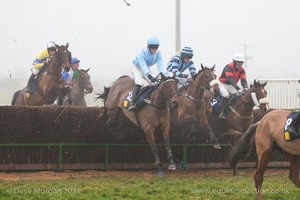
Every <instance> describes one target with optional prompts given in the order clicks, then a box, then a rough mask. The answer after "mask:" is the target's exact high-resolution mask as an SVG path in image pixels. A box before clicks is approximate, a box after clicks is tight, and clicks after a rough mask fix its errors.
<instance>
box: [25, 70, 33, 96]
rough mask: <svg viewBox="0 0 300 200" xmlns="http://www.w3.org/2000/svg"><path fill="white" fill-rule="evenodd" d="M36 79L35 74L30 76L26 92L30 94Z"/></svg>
mask: <svg viewBox="0 0 300 200" xmlns="http://www.w3.org/2000/svg"><path fill="white" fill-rule="evenodd" d="M34 78H35V74H31V76H30V77H29V79H28V83H27V86H26V88H25V89H24V91H25V92H29V90H30V86H32V82H33V80H34Z"/></svg>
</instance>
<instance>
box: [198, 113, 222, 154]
mask: <svg viewBox="0 0 300 200" xmlns="http://www.w3.org/2000/svg"><path fill="white" fill-rule="evenodd" d="M199 123H200V125H201V127H203V128H204V130H205V132H207V133H208V134H209V138H210V141H211V142H213V143H214V148H215V149H221V146H220V144H219V142H218V139H217V138H216V136H215V134H214V132H213V130H212V128H211V126H210V125H209V124H208V121H207V119H206V117H202V118H200V122H199Z"/></svg>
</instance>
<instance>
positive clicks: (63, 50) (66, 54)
mask: <svg viewBox="0 0 300 200" xmlns="http://www.w3.org/2000/svg"><path fill="white" fill-rule="evenodd" d="M56 47H57V51H56V53H55V57H56V59H57V65H58V66H59V67H63V68H64V69H65V70H66V71H69V70H70V67H71V63H72V61H71V59H72V55H71V52H70V51H69V50H68V47H69V43H67V44H66V46H64V45H62V46H59V45H56Z"/></svg>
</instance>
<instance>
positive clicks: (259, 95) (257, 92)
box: [243, 80, 267, 107]
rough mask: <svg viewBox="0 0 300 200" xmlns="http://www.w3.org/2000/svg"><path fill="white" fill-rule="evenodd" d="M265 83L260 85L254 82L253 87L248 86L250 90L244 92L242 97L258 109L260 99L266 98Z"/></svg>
mask: <svg viewBox="0 0 300 200" xmlns="http://www.w3.org/2000/svg"><path fill="white" fill-rule="evenodd" d="M266 84H267V82H265V83H260V82H259V81H256V80H254V83H253V85H252V84H251V85H250V89H249V90H247V91H246V93H245V94H244V95H243V97H244V99H246V100H247V99H248V100H251V102H252V103H253V104H254V105H255V106H257V107H259V106H260V102H261V100H262V99H264V98H266V97H267V91H266V90H265V88H264V87H265V86H266Z"/></svg>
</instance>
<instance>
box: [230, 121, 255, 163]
mask: <svg viewBox="0 0 300 200" xmlns="http://www.w3.org/2000/svg"><path fill="white" fill-rule="evenodd" d="M258 124H259V122H257V123H255V124H252V125H251V126H249V128H248V129H247V131H246V133H245V134H244V135H243V136H242V137H241V138H240V139H239V142H238V146H237V147H235V148H233V150H232V151H231V152H230V155H229V163H230V165H231V166H232V167H235V166H236V164H237V163H238V161H239V160H244V159H245V158H247V157H248V156H249V154H250V153H251V152H252V148H253V145H255V140H254V136H255V133H256V129H257V126H258Z"/></svg>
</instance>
